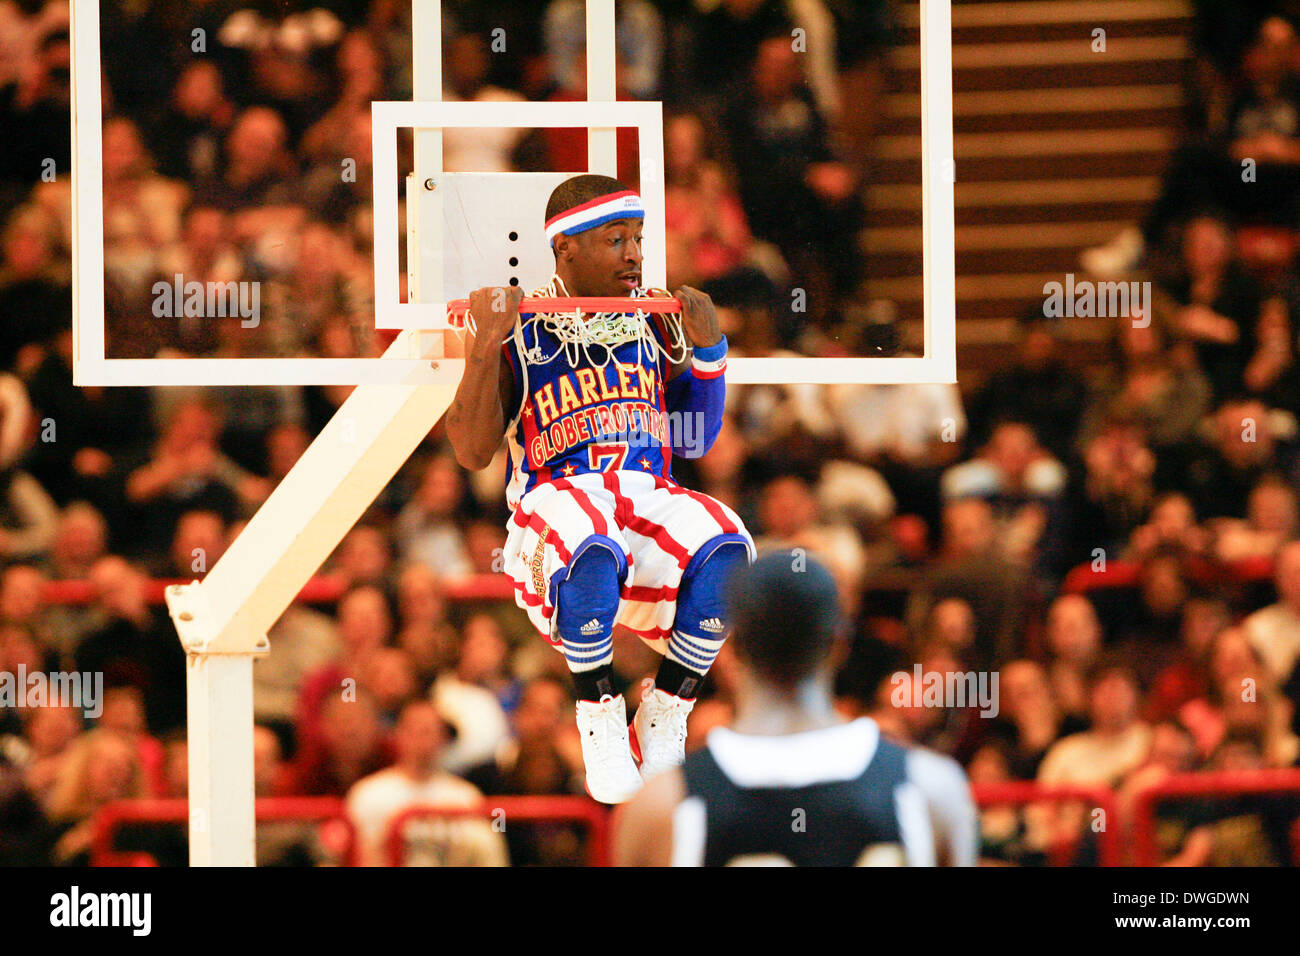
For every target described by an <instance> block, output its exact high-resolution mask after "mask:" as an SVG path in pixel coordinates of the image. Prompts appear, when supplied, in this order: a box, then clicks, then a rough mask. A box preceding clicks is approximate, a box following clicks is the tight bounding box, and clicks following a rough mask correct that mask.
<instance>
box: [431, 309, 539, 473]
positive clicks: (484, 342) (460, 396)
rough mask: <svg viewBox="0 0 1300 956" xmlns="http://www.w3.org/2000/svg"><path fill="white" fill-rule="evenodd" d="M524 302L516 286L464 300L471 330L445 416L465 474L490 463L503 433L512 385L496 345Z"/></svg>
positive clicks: (498, 345)
mask: <svg viewBox="0 0 1300 956" xmlns="http://www.w3.org/2000/svg"><path fill="white" fill-rule="evenodd" d="M523 297H524V293H523V290H522V289H520V288H519V287H518V286H514V287H500V288H488V289H479V290H478V291H476V292H473V293H471V294H470V297H469V311H470V314H471V315H473V316H474V323H475V326H476V330H475V331H474V332H468V331H467V332H466V338H465V348H464V353H465V374H464V375H463V376H461V380H460V385H458V386H457V388H456V397H455V398H454V399H452V403H451V408H450V409H449V410H448V412H447V440H448V441H450V442H451V447H452V450H453V451H455V453H456V461H457V462H458V463H459V464H460V465H461V467H462V468H467V469H469V470H470V471H478V470H480V469H482V468H486V467H487V466H488V465H489V464H491V463H492V456H493V455H495V454H496V451H497V448H498V447H499V446H500V444H501V438H502V435H503V434H504V433H505V428H506V413H505V409H506V405H507V403H508V402H509V401H510V388H511V380H510V372H509V369H508V368H506V367H505V365H506V362H505V360H504V359H503V358H502V355H501V343H502V342H503V341H504V340H505V338H506V336H507V335H508V334H509V333H510V330H511V329H513V328H514V324H515V321H516V320H517V319H518V318H519V303H520V302H521V301H522V300H523Z"/></svg>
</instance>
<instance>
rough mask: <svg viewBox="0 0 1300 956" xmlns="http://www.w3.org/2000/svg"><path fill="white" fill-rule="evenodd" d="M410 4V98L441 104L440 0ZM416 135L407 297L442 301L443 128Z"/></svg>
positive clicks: (439, 339)
mask: <svg viewBox="0 0 1300 956" xmlns="http://www.w3.org/2000/svg"><path fill="white" fill-rule="evenodd" d="M411 4H412V7H411V54H412V56H413V58H414V69H415V72H414V80H413V83H412V92H411V98H412V99H413V100H414V101H415V102H417V103H421V102H436V103H440V102H442V3H441V0H411ZM414 140H415V165H414V167H413V169H414V172H413V173H412V174H411V176H410V178H409V179H408V180H407V186H406V256H407V259H406V262H407V301H408V302H442V301H444V299H443V297H442V295H443V288H442V283H443V266H442V258H443V235H442V231H443V230H442V224H443V208H442V207H443V198H442V197H443V193H444V190H443V189H442V173H443V167H442V163H443V156H442V130H440V129H418V128H417V129H416V130H415V132H414ZM385 201H388V200H387V198H386V199H385ZM429 337H430V338H432V339H435V340H436V341H437V342H438V343H439V344H441V342H442V336H441V335H433V336H429ZM437 354H438V355H439V356H441V355H442V354H444V353H442V352H438V353H437Z"/></svg>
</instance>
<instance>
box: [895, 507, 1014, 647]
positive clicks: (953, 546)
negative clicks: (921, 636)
mask: <svg viewBox="0 0 1300 956" xmlns="http://www.w3.org/2000/svg"><path fill="white" fill-rule="evenodd" d="M953 597H956V598H961V599H962V600H964V601H966V603H967V604H969V605H970V606H971V608H972V609H974V611H975V620H976V621H977V622H978V623H977V632H976V633H977V635H978V636H977V640H976V645H975V647H974V648H973V649H972V650H971V652H970V653H971V658H972V661H971V662H972V664H974V665H975V666H976V667H980V668H983V667H986V666H989V665H991V663H992V662H994V661H1000V660H1006V659H1008V657H1009V656H1010V655H1014V654H1017V653H1018V651H1019V649H1020V644H1021V642H1022V640H1023V632H1024V620H1025V613H1026V611H1025V574H1024V571H1023V569H1021V568H1018V567H1017V566H1016V565H1014V564H1012V563H1010V562H1008V561H1007V559H1006V558H1005V556H1004V555H1003V554H1002V553H1001V551H1000V550H999V548H998V545H997V525H996V523H995V521H994V516H993V509H992V507H991V506H990V505H989V503H988V502H986V501H984V500H983V499H980V498H962V499H959V500H956V501H952V502H949V503H948V504H946V505H945V506H944V509H943V542H942V553H941V554H940V556H939V559H938V560H937V561H936V562H934V564H933V565H931V567H929V568H928V569H927V570H926V572H925V575H924V577H923V579H922V582H921V584H920V585H919V586H918V587H917V588H916V589H915V590H914V591H913V592H912V594H911V596H910V598H909V600H908V608H907V618H908V620H910V621H914V622H920V621H922V620H924V618H925V615H926V613H927V612H928V610H929V607H930V606H931V605H932V604H933V603H934V602H936V601H940V600H943V599H944V598H953Z"/></svg>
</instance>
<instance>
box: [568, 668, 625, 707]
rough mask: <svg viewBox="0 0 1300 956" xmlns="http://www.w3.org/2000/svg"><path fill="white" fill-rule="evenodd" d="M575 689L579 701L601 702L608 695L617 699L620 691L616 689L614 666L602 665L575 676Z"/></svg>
mask: <svg viewBox="0 0 1300 956" xmlns="http://www.w3.org/2000/svg"><path fill="white" fill-rule="evenodd" d="M573 689H574V690H575V691H576V692H577V694H578V700H590V701H594V702H599V701H600V699H601V698H602V697H604V696H605V695H606V694H608V695H609V696H611V697H617V696H618V691H617V690H615V689H614V668H613V666H611V665H609V664H601V665H600V666H599V667H596V668H593V669H591V670H589V671H582V672H580V673H577V674H574V675H573Z"/></svg>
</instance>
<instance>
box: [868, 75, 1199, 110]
mask: <svg viewBox="0 0 1300 956" xmlns="http://www.w3.org/2000/svg"><path fill="white" fill-rule="evenodd" d="M1182 105H1183V89H1182V87H1181V86H1179V85H1178V84H1176V83H1166V84H1156V85H1141V86H1137V85H1134V86H1100V87H1099V86H1075V87H1057V88H1054V89H1031V90H968V91H964V92H958V93H954V94H953V98H952V109H953V113H954V114H955V115H956V116H958V117H963V118H966V117H977V116H1024V115H1026V114H1032V115H1034V116H1035V117H1041V116H1054V115H1057V114H1060V113H1069V114H1077V113H1082V114H1087V113H1093V112H1097V111H1105V112H1117V111H1119V110H1124V109H1133V110H1154V109H1178V108H1180V107H1181V106H1182ZM884 113H885V115H886V116H906V117H920V115H921V94H920V93H890V94H888V95H886V96H885V97H884Z"/></svg>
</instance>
